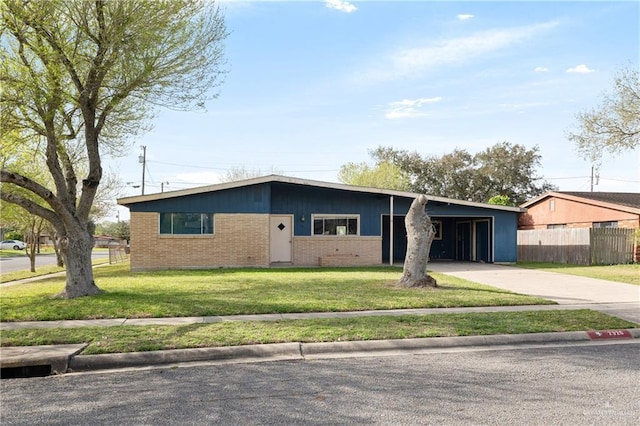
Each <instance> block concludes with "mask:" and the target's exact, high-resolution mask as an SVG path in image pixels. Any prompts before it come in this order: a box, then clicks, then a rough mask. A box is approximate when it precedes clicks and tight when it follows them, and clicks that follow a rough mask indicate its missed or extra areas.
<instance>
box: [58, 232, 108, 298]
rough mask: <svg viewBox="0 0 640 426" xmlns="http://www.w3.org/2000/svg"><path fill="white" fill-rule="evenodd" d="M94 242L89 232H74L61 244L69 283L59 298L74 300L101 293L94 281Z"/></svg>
mask: <svg viewBox="0 0 640 426" xmlns="http://www.w3.org/2000/svg"><path fill="white" fill-rule="evenodd" d="M76 234H77V235H76ZM93 242H94V241H93V237H92V236H91V234H89V232H87V231H81V232H74V233H73V235H68V236H67V237H64V238H63V239H62V241H61V242H60V251H61V253H62V257H63V259H64V264H65V266H66V268H67V274H66V275H67V282H66V285H65V290H64V291H63V292H62V293H60V294H59V297H63V298H66V299H73V298H76V297H81V296H93V295H95V294H98V293H100V289H99V288H98V286H96V284H95V282H94V281H93V269H92V264H91V251H92V249H93Z"/></svg>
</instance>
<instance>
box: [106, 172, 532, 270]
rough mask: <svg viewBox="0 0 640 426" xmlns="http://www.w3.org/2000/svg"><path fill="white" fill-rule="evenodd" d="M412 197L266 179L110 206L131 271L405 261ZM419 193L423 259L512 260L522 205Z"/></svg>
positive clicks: (139, 198) (273, 177)
mask: <svg viewBox="0 0 640 426" xmlns="http://www.w3.org/2000/svg"><path fill="white" fill-rule="evenodd" d="M417 196H418V194H414V193H410V192H402V191H394V190H386V189H376V188H365V187H358V186H351V185H343V184H336V183H328V182H319V181H311V180H306V179H299V178H290V177H284V176H276V175H271V176H264V177H259V178H253V179H247V180H243V181H237V182H229V183H222V184H218V185H211V186H205V187H199V188H192V189H185V190H179V191H170V192H164V193H158V194H152V195H143V196H135V197H127V198H122V199H119V200H118V204H121V205H123V206H126V207H128V208H129V209H130V213H131V219H130V227H131V269H132V270H145V269H163V268H213V267H232V266H252V267H269V266H271V265H280V264H286V265H296V266H358V265H381V264H387V263H392V262H394V261H395V262H398V261H403V260H404V256H405V253H406V230H405V226H404V217H405V214H406V213H407V211H408V209H409V206H410V205H411V202H412V201H413V199H414V198H415V197H417ZM428 198H429V202H428V204H427V210H428V212H429V215H430V216H431V219H432V220H433V221H434V224H435V225H436V227H437V230H438V233H437V236H436V239H435V240H434V242H433V244H432V246H431V259H448V260H467V261H482V262H515V261H516V256H517V246H516V244H517V243H516V232H517V224H518V214H519V213H522V212H524V210H523V209H521V208H517V207H506V206H496V205H489V204H482V203H474V202H468V201H461V200H454V199H449V198H443V197H431V196H429V197H428ZM391 217H393V220H390V218H391Z"/></svg>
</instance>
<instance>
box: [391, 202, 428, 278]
mask: <svg viewBox="0 0 640 426" xmlns="http://www.w3.org/2000/svg"><path fill="white" fill-rule="evenodd" d="M426 208H427V197H426V196H425V195H420V196H419V197H418V198H416V199H415V200H413V202H412V203H411V207H409V211H408V212H407V216H406V217H405V219H404V223H405V227H406V228H407V255H406V256H405V259H404V268H403V271H402V277H401V278H400V280H399V281H398V285H401V286H403V287H437V286H438V285H437V283H436V280H435V279H434V278H433V277H431V276H430V275H428V274H427V263H428V262H429V251H430V250H431V243H432V242H433V239H434V237H435V236H436V230H435V228H434V227H433V224H432V223H431V218H430V217H429V215H428V214H427V211H426Z"/></svg>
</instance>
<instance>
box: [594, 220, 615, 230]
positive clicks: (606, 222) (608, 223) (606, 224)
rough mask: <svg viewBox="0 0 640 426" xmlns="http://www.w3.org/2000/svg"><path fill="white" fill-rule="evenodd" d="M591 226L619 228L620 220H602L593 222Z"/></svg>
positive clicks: (596, 227)
mask: <svg viewBox="0 0 640 426" xmlns="http://www.w3.org/2000/svg"><path fill="white" fill-rule="evenodd" d="M591 227H592V228H594V229H606V228H608V229H617V228H618V221H617V220H604V221H601V222H592V223H591Z"/></svg>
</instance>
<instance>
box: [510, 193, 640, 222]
mask: <svg viewBox="0 0 640 426" xmlns="http://www.w3.org/2000/svg"><path fill="white" fill-rule="evenodd" d="M520 207H522V208H525V209H527V211H526V213H522V214H521V215H520V219H519V223H518V229H521V230H527V229H556V228H640V193H638V192H565V191H562V192H547V193H545V194H542V195H540V196H538V197H535V198H533V199H531V200H529V201H527V202H526V203H524V204H522V205H520Z"/></svg>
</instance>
